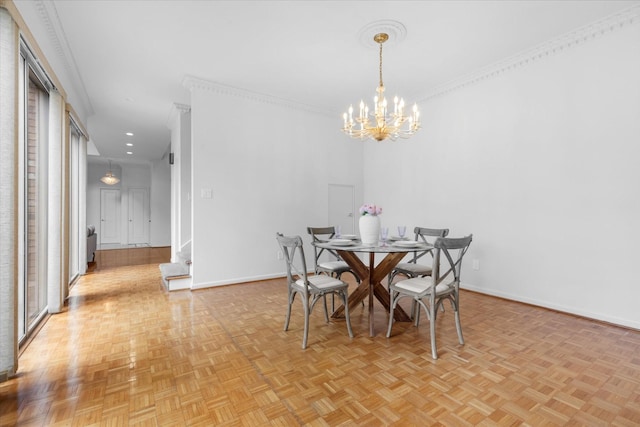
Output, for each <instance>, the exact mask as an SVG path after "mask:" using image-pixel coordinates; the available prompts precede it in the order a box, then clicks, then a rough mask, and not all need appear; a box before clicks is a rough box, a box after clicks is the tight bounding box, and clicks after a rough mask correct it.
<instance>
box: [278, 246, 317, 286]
mask: <svg viewBox="0 0 640 427" xmlns="http://www.w3.org/2000/svg"><path fill="white" fill-rule="evenodd" d="M276 238H277V240H278V243H279V245H280V248H281V250H282V253H283V254H284V259H285V264H286V266H287V279H288V280H289V283H293V282H295V281H296V280H298V279H303V280H304V282H305V284H307V285H308V284H309V281H308V280H307V262H306V259H305V256H304V248H303V243H302V238H301V237H300V236H283V235H282V234H281V233H277V234H276Z"/></svg>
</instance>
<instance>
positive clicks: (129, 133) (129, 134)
mask: <svg viewBox="0 0 640 427" xmlns="http://www.w3.org/2000/svg"><path fill="white" fill-rule="evenodd" d="M125 135H127V136H133V133H132V132H127V133H126V134H125Z"/></svg>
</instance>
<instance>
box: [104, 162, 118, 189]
mask: <svg viewBox="0 0 640 427" xmlns="http://www.w3.org/2000/svg"><path fill="white" fill-rule="evenodd" d="M100 181H102V182H104V183H105V184H107V185H115V184H117V183H119V182H120V179H118V178H117V177H116V176H115V175H113V172H111V160H109V171H108V172H107V173H106V174H105V175H104V176H103V177H102V178H100Z"/></svg>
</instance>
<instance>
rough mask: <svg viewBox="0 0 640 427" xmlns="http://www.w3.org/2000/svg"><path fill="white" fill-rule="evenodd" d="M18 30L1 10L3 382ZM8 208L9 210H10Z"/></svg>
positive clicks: (10, 326)
mask: <svg viewBox="0 0 640 427" xmlns="http://www.w3.org/2000/svg"><path fill="white" fill-rule="evenodd" d="M17 52H18V29H17V26H16V24H15V23H14V22H13V19H12V18H11V16H10V15H9V13H8V12H7V10H6V9H3V8H0V64H2V67H0V206H3V207H4V208H3V209H0V381H2V380H4V379H6V378H7V376H9V375H12V374H14V373H15V372H16V370H17V368H18V340H17V326H16V322H17V312H16V304H15V297H16V289H17V286H16V282H17V265H18V263H17V259H18V254H17V248H18V245H17V241H16V240H17V229H18V225H17V216H16V206H17V186H18V183H17V176H18V174H17V170H16V166H17V157H16V156H17V140H18V133H17V123H18V117H17V113H18V112H17V110H16V105H17V101H16V100H17V87H16V82H17V81H18V64H17V58H18V55H17ZM7 207H9V209H7Z"/></svg>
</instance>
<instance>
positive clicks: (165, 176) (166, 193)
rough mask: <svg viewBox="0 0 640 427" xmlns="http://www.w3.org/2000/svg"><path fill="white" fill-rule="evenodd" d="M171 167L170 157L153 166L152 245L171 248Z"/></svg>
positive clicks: (151, 194) (150, 204)
mask: <svg viewBox="0 0 640 427" xmlns="http://www.w3.org/2000/svg"><path fill="white" fill-rule="evenodd" d="M170 168H171V165H170V164H169V158H168V155H167V156H166V157H163V158H162V159H160V160H158V161H157V162H154V163H153V164H152V165H151V191H150V201H149V213H150V215H151V227H150V231H149V233H150V236H149V237H150V244H151V246H153V247H160V246H171V214H170V212H171V169H170Z"/></svg>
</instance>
